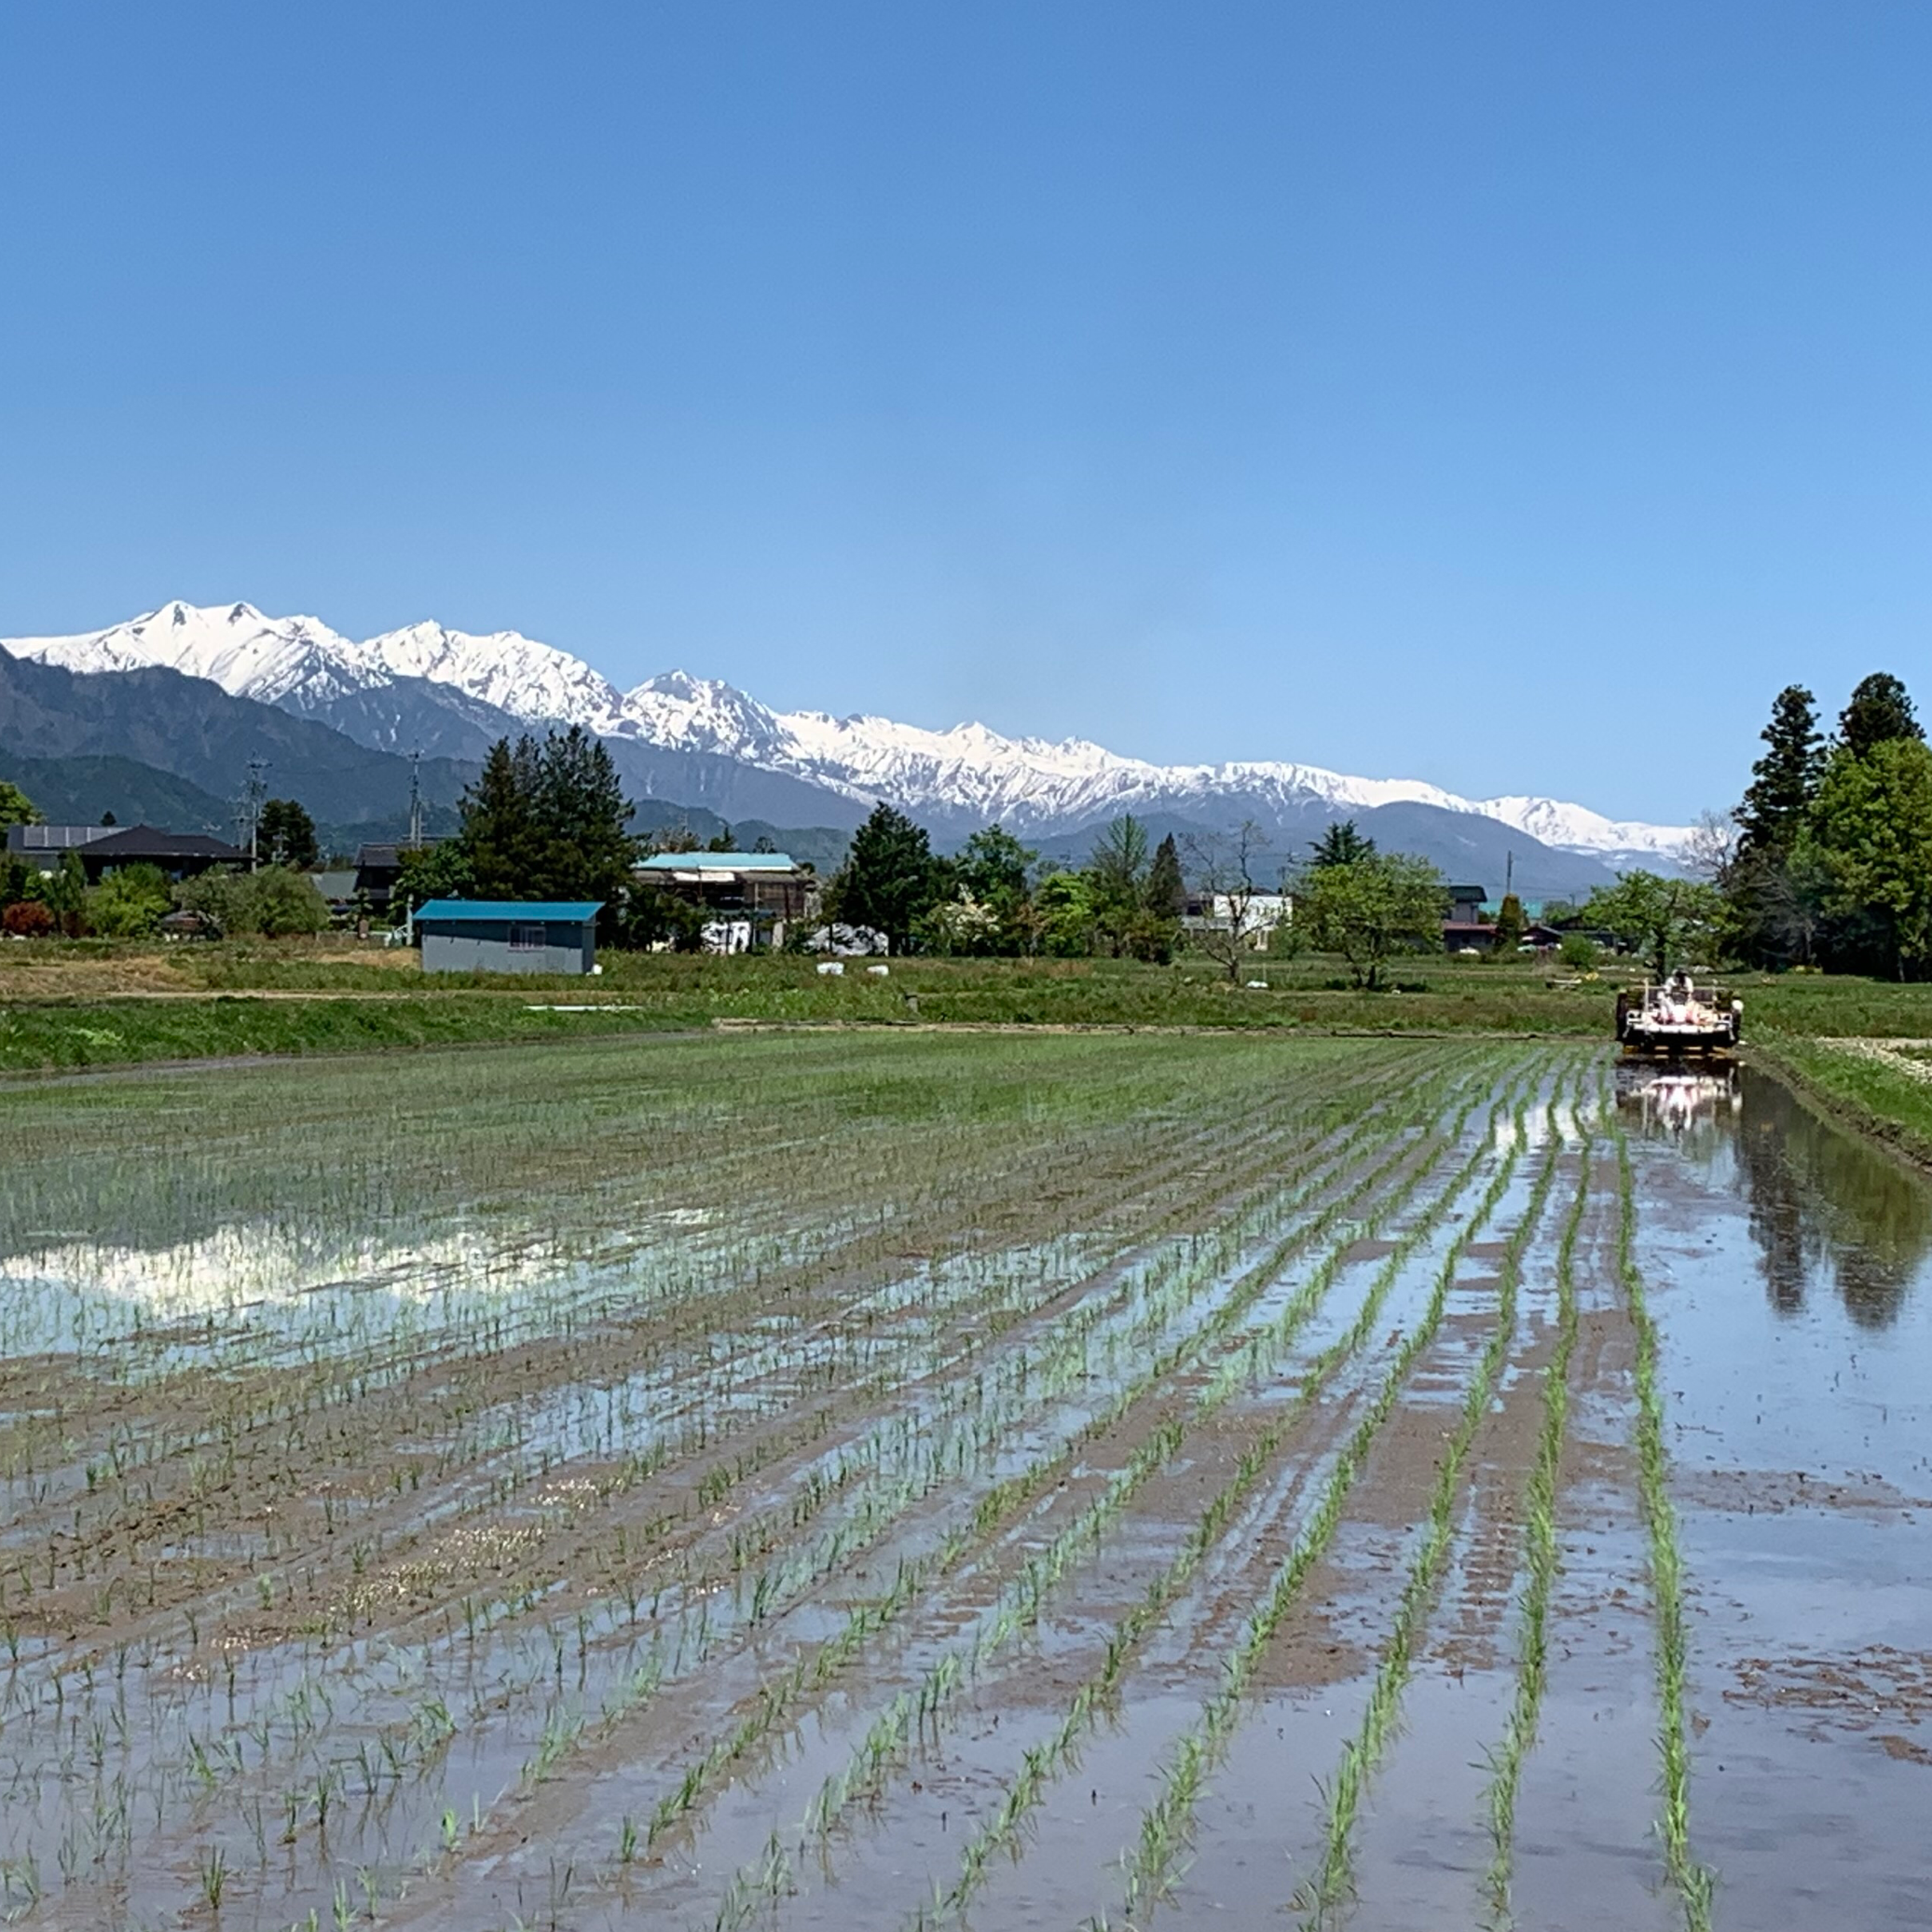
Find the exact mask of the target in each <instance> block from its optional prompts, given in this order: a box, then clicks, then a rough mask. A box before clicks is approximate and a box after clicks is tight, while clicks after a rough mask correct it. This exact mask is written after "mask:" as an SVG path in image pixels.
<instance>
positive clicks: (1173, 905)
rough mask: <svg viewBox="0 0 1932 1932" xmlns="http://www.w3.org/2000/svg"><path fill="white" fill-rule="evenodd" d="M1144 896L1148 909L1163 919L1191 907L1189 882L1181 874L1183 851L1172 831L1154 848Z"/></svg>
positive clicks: (1175, 915)
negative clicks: (1188, 904)
mask: <svg viewBox="0 0 1932 1932" xmlns="http://www.w3.org/2000/svg"><path fill="white" fill-rule="evenodd" d="M1144 897H1145V899H1146V905H1147V910H1148V911H1150V912H1152V913H1153V914H1154V915H1155V916H1156V917H1157V918H1159V919H1178V918H1180V916H1181V915H1182V913H1184V912H1185V911H1186V910H1187V884H1186V881H1185V880H1184V879H1183V878H1182V876H1181V854H1180V852H1179V850H1178V848H1177V847H1176V846H1175V844H1174V835H1173V833H1172V832H1170V833H1168V835H1167V837H1166V838H1164V839H1163V840H1161V842H1160V843H1159V844H1158V845H1157V846H1156V847H1155V848H1154V863H1153V864H1152V865H1151V866H1149V867H1148V868H1147V885H1146V891H1145V894H1144Z"/></svg>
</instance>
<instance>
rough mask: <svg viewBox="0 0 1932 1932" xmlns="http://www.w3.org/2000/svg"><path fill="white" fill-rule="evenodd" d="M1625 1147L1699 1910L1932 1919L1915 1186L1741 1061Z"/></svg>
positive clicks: (1927, 1446) (1929, 1391)
mask: <svg viewBox="0 0 1932 1932" xmlns="http://www.w3.org/2000/svg"><path fill="white" fill-rule="evenodd" d="M1638 1106H1639V1112H1640V1111H1641V1109H1640V1103H1638ZM1638 1152H1639V1167H1638V1174H1639V1181H1640V1185H1642V1187H1643V1190H1644V1211H1645V1212H1644V1223H1645V1232H1644V1236H1643V1239H1642V1241H1641V1243H1640V1246H1639V1258H1640V1260H1641V1262H1642V1265H1643V1267H1644V1268H1645V1271H1646V1273H1647V1275H1648V1277H1649V1278H1650V1280H1651V1282H1652V1283H1653V1288H1652V1296H1653V1303H1654V1308H1655V1312H1656V1314H1657V1317H1658V1320H1659V1322H1660V1324H1661V1326H1662V1331H1663V1362H1664V1368H1665V1395H1666V1400H1667V1403H1668V1408H1667V1412H1666V1413H1667V1415H1668V1418H1669V1422H1670V1449H1671V1454H1672V1457H1673V1461H1674V1469H1673V1489H1674V1493H1675V1496H1676V1500H1677V1505H1678V1511H1679V1525H1680V1530H1681V1536H1682V1541H1683V1550H1684V1559H1685V1565H1686V1569H1687V1571H1688V1574H1689V1576H1690V1579H1691V1583H1692V1637H1691V1642H1692V1649H1691V1694H1692V1711H1693V1730H1694V1731H1695V1732H1696V1733H1697V1735H1696V1737H1695V1743H1694V1781H1693V1786H1692V1794H1693V1795H1692V1820H1693V1826H1692V1829H1693V1833H1694V1837H1695V1840H1696V1843H1697V1847H1698V1850H1699V1852H1700V1855H1701V1856H1702V1857H1704V1858H1705V1859H1706V1861H1707V1862H1708V1863H1710V1864H1711V1865H1713V1866H1714V1867H1716V1869H1717V1870H1718V1873H1719V1881H1720V1889H1719V1913H1718V1917H1719V1921H1720V1924H1724V1925H1738V1926H1766V1927H1770V1926H1778V1925H1805V1924H1809V1925H1824V1924H1829V1925H1840V1926H1871V1927H1879V1926H1901V1925H1932V1829H1928V1828H1932V1186H1928V1185H1927V1184H1926V1183H1925V1181H1924V1180H1923V1179H1922V1178H1920V1177H1919V1176H1918V1175H1917V1174H1915V1173H1913V1172H1908V1171H1907V1170H1906V1169H1905V1168H1904V1167H1903V1166H1901V1165H1900V1164H1899V1163H1898V1162H1897V1161H1895V1160H1893V1159H1892V1158H1890V1157H1888V1156H1886V1155H1884V1153H1882V1152H1879V1151H1878V1150H1876V1149H1874V1148H1872V1147H1870V1146H1869V1145H1867V1144H1864V1143H1862V1142H1860V1141H1858V1140H1857V1139H1854V1138H1852V1137H1850V1136H1848V1135H1846V1134H1844V1133H1842V1132H1840V1131H1839V1130H1836V1129H1835V1128H1833V1127H1831V1126H1829V1125H1828V1124H1826V1123H1825V1122H1823V1121H1821V1120H1820V1119H1818V1118H1817V1117H1816V1116H1815V1115H1813V1114H1811V1113H1809V1112H1808V1111H1807V1110H1806V1109H1805V1108H1803V1107H1802V1106H1801V1105H1800V1104H1799V1103H1797V1102H1796V1101H1795V1100H1794V1099H1793V1098H1792V1097H1791V1095H1790V1094H1789V1093H1788V1092H1787V1091H1786V1089H1783V1088H1782V1087H1780V1086H1779V1085H1778V1084H1777V1083H1775V1082H1774V1081H1773V1080H1771V1079H1769V1078H1767V1077H1764V1076H1757V1075H1753V1074H1752V1073H1750V1072H1749V1071H1747V1072H1746V1073H1745V1074H1744V1075H1743V1076H1742V1078H1741V1081H1740V1083H1739V1090H1738V1091H1737V1093H1736V1094H1735V1096H1734V1097H1733V1095H1731V1094H1730V1093H1728V1092H1726V1093H1722V1094H1720V1095H1718V1096H1715V1097H1714V1098H1713V1099H1712V1100H1709V1101H1706V1103H1705V1104H1703V1105H1702V1106H1700V1107H1699V1108H1698V1109H1697V1112H1696V1114H1695V1117H1693V1118H1692V1119H1690V1120H1688V1121H1685V1120H1680V1119H1673V1118H1668V1117H1659V1116H1658V1115H1657V1113H1656V1110H1655V1109H1654V1108H1652V1109H1651V1115H1650V1118H1649V1121H1648V1132H1647V1134H1646V1137H1645V1139H1644V1140H1643V1141H1642V1143H1641V1144H1640V1147H1639V1150H1638Z"/></svg>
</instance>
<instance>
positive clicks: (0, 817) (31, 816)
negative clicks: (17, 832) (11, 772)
mask: <svg viewBox="0 0 1932 1932" xmlns="http://www.w3.org/2000/svg"><path fill="white" fill-rule="evenodd" d="M39 823H40V808H39V806H37V805H36V804H35V803H34V801H33V800H32V799H30V798H29V797H28V796H27V794H26V793H25V792H23V791H22V790H21V788H20V787H19V786H18V785H10V784H8V783H7V780H6V779H5V778H0V830H5V829H6V828H7V827H8V826H9V825H38V824H39Z"/></svg>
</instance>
